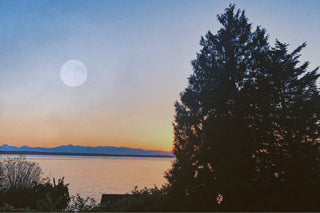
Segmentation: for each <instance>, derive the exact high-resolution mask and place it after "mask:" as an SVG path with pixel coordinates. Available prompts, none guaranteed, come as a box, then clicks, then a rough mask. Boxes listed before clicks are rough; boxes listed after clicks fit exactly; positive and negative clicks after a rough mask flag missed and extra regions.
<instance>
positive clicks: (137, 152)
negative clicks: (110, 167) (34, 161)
mask: <svg viewBox="0 0 320 213" xmlns="http://www.w3.org/2000/svg"><path fill="white" fill-rule="evenodd" d="M0 151H1V152H33V153H34V152H41V153H53V154H54V153H67V154H68V153H70V154H95V155H99V154H101V155H134V156H166V157H174V155H173V154H172V153H170V152H165V151H158V150H144V149H133V148H128V147H113V146H74V145H63V146H58V147H54V148H44V147H29V146H26V145H24V146H21V147H16V146H9V145H7V144H4V145H2V146H0Z"/></svg>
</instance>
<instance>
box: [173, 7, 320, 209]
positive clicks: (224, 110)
mask: <svg viewBox="0 0 320 213" xmlns="http://www.w3.org/2000/svg"><path fill="white" fill-rule="evenodd" d="M218 20H219V22H220V23H221V24H222V28H221V29H220V30H219V31H218V32H217V34H215V35H214V34H212V33H211V32H210V31H209V32H208V33H207V35H206V36H205V37H204V38H201V41H200V45H201V46H202V49H201V51H200V53H198V54H197V58H196V59H195V60H194V61H192V66H193V70H194V72H193V74H192V75H191V76H190V77H189V85H188V87H187V88H186V89H185V90H184V91H183V92H182V93H181V94H180V96H181V98H180V99H181V100H180V101H179V102H176V104H175V108H176V115H175V122H174V135H175V139H174V150H173V151H174V154H175V155H176V160H175V162H174V163H173V168H172V169H171V170H170V171H168V173H167V179H168V181H169V183H170V184H169V195H171V196H172V197H174V199H176V203H177V205H179V206H188V207H190V209H189V210H198V211H201V210H209V211H214V210H281V209H284V210H287V209H288V208H289V206H288V205H287V204H286V203H285V202H281V199H282V201H285V198H283V195H285V194H287V195H289V194H288V193H285V192H288V191H290V195H291V197H292V199H291V201H293V200H295V202H297V203H299V202H298V200H299V199H300V198H301V196H300V195H301V192H302V191H303V190H304V192H305V190H306V189H309V188H310V187H313V188H316V187H318V185H319V180H318V177H319V175H320V173H319V147H318V145H319V118H320V117H319V116H320V114H319V113H320V102H319V91H318V89H317V87H316V80H317V78H318V77H319V75H318V74H316V72H317V70H313V71H311V72H308V71H307V67H308V63H303V64H302V65H300V64H298V63H299V61H298V58H299V56H300V55H299V53H300V51H301V50H302V48H303V47H304V46H305V44H303V45H301V46H299V47H298V48H297V49H295V50H294V51H293V52H292V53H288V50H287V45H286V44H283V43H281V42H279V41H277V42H276V45H275V47H274V48H270V46H269V43H268V39H267V36H266V33H265V30H264V29H263V28H261V27H259V26H258V27H257V28H256V29H255V30H254V31H253V30H252V27H251V24H250V23H248V20H247V18H246V16H245V13H244V11H240V10H235V6H234V5H230V6H229V7H228V8H226V10H225V13H224V14H222V15H218ZM289 189H290V190H289ZM318 191H319V190H318ZM314 192H316V190H314ZM274 194H275V195H274ZM221 195H222V196H223V201H222V202H221V203H220V201H221V200H220V201H218V202H216V200H217V197H218V198H222V196H221ZM298 195H299V196H298ZM310 197H311V196H309V198H310ZM318 197H319V196H318ZM279 199H280V201H279ZM218 200H219V199H218ZM257 200H258V201H257ZM259 200H260V201H261V202H260V203H259ZM276 200H277V201H276ZM305 200H306V199H305ZM309 200H310V199H309ZM256 201H257V202H256ZM267 201H269V207H268V206H266V205H264V204H263V202H267ZM273 201H274V202H273ZM276 202H278V203H276ZM255 203H258V204H255ZM272 205H273V206H272ZM300 205H302V204H300ZM318 207H320V206H318ZM296 208H298V206H296ZM318 210H320V208H318Z"/></svg>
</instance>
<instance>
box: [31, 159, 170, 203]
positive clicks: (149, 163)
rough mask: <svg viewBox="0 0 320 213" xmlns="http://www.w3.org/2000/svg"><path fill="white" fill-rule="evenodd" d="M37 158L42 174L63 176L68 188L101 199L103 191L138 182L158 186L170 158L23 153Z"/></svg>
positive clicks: (123, 189) (127, 189)
mask: <svg viewBox="0 0 320 213" xmlns="http://www.w3.org/2000/svg"><path fill="white" fill-rule="evenodd" d="M26 157H27V159H29V160H33V161H36V162H39V164H40V166H41V167H42V170H43V173H44V174H43V175H44V176H47V177H51V178H52V177H55V178H56V179H58V178H61V177H65V182H66V183H70V185H69V192H70V194H72V195H74V194H76V193H80V194H81V196H83V197H87V196H90V197H93V198H95V199H96V200H97V202H100V199H101V194H103V193H110V194H112V193H114V194H118V193H128V192H131V190H132V189H133V188H134V187H135V186H138V187H139V188H142V187H144V186H147V187H152V186H154V185H157V186H160V185H162V184H163V183H165V182H166V180H165V178H164V177H163V176H164V172H165V171H166V170H167V169H169V168H170V166H171V162H172V161H173V158H139V157H96V156H57V155H50V156H36V155H31V156H26Z"/></svg>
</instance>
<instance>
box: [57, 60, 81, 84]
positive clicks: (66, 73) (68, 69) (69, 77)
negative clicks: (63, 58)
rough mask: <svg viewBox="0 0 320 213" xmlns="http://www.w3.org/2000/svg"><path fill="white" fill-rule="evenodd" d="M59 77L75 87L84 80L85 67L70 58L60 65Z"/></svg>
mask: <svg viewBox="0 0 320 213" xmlns="http://www.w3.org/2000/svg"><path fill="white" fill-rule="evenodd" d="M60 77H61V80H62V81H63V83H65V84H66V85H67V86H69V87H77V86H80V85H81V84H83V83H84V82H85V81H86V79H87V68H86V66H85V65H84V64H83V63H82V62H81V61H79V60H70V61H67V62H66V63H64V65H63V66H62V68H61V71H60Z"/></svg>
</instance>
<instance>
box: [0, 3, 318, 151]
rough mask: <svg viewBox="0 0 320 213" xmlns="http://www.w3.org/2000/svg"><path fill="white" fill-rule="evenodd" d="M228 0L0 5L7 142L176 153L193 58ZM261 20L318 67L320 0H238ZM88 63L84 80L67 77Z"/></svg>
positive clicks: (0, 132)
mask: <svg viewBox="0 0 320 213" xmlns="http://www.w3.org/2000/svg"><path fill="white" fill-rule="evenodd" d="M229 3H230V1H204V0H202V1H198V0H194V1H183V0H179V1H171V0H168V1H164V0H161V1H160V0H157V1H152V0H147V1H136V0H128V1H121V0H116V1H95V0H87V1H80V0H78V1H72V0H68V1H37V0H32V1H20V0H17V1H14V0H10V1H9V0H7V1H5V0H2V1H0V73H1V76H0V145H1V144H9V145H15V146H22V145H29V146H43V147H54V146H58V145H66V144H74V145H88V146H127V147H134V148H144V149H157V150H165V151H170V150H171V148H172V143H173V133H172V132H173V128H172V122H173V119H174V102H175V100H176V99H178V98H179V92H181V91H182V90H183V89H184V88H185V87H186V85H187V77H188V76H189V75H190V74H191V73H192V67H191V65H190V61H191V60H193V59H194V58H195V56H196V52H197V51H198V50H199V49H200V46H199V40H200V36H201V35H205V34H206V32H207V31H208V30H211V31H212V32H213V33H216V31H217V30H218V29H219V28H220V25H219V23H218V21H217V20H216V15H217V14H220V13H223V11H224V8H225V7H227V6H228V4H229ZM236 4H237V8H241V9H245V10H246V12H247V16H248V18H249V20H250V22H252V23H253V24H254V26H255V25H256V24H258V25H261V26H263V27H265V28H266V29H267V32H268V33H269V35H270V41H271V43H274V40H275V38H278V39H279V40H280V41H282V42H286V43H289V44H290V45H291V47H292V48H294V47H296V46H297V45H299V44H301V43H302V42H304V41H307V43H308V46H307V47H306V48H305V49H304V51H303V52H302V54H303V56H302V59H303V60H308V61H310V63H311V64H310V68H315V67H316V66H318V65H320V63H319V58H320V41H319V38H320V37H319V36H320V15H319V14H320V13H319V11H320V1H319V0H308V1H305V0H303V1H293V0H287V1H285V0H281V1H279V0H264V1H239V0H238V1H236ZM70 59H78V60H81V61H82V62H83V63H84V64H85V65H86V66H87V69H88V77H87V80H86V82H85V83H84V84H83V85H81V86H79V87H75V88H71V87H68V86H66V85H65V84H64V83H63V82H62V81H61V79H60V69H61V67H62V65H63V64H64V63H65V62H66V61H68V60H70Z"/></svg>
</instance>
